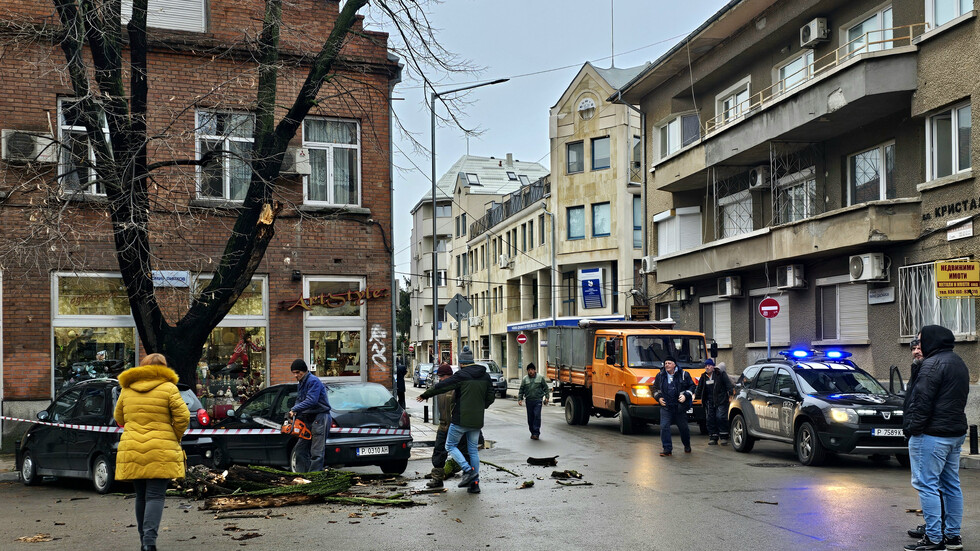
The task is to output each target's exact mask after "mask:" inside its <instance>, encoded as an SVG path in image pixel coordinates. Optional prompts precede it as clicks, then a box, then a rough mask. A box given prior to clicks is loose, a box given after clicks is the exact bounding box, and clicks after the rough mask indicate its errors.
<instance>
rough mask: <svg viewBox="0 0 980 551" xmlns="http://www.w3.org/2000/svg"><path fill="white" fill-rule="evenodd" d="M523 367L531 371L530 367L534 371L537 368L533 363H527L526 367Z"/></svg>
mask: <svg viewBox="0 0 980 551" xmlns="http://www.w3.org/2000/svg"><path fill="white" fill-rule="evenodd" d="M524 369H526V370H527V371H531V370H532V369H533V370H535V371H537V370H538V368H537V367H535V366H534V364H533V363H529V364H527V367H525V368H524Z"/></svg>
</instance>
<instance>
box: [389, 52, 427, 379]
mask: <svg viewBox="0 0 980 551" xmlns="http://www.w3.org/2000/svg"><path fill="white" fill-rule="evenodd" d="M389 60H391V61H395V62H398V56H395V55H392V54H389ZM402 67H404V65H402V64H401V63H398V73H397V74H396V75H395V76H394V77H393V78H392V79H391V80H389V81H388V203H389V206H390V211H391V212H390V213H389V218H388V220H389V222H390V224H391V226H390V228H389V232H388V235H391V236H392V242H391V245H392V250H391V350H392V363H391V366H390V367H389V369H390V370H391V392H392V394H395V392H396V388H397V381H395V377H396V376H397V374H396V372H397V371H398V370H397V366H398V350H397V346H398V325H397V323H398V321H397V312H398V303H399V302H400V298H401V287H399V286H398V285H397V283H398V279H397V277H396V276H395V250H394V246H395V241H394V234H393V233H392V232H391V229H394V227H395V177H394V174H395V157H394V155H393V154H392V151H394V149H395V146H394V143H395V141H394V132H392V131H391V129H392V128H394V126H395V124H394V123H395V110H394V109H392V105H391V103H392V101H393V97H392V95H393V94H394V92H395V85H396V84H398V83H399V82H401V81H402ZM433 214H435V213H433ZM405 365H406V366H407V365H408V363H407V362H406V364H405Z"/></svg>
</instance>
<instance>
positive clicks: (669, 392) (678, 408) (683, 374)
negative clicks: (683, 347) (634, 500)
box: [653, 358, 694, 457]
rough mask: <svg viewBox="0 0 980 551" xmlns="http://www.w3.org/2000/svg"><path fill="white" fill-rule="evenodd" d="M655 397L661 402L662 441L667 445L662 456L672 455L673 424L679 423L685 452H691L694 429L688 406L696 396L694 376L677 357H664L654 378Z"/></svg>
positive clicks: (678, 428) (661, 453) (678, 426)
mask: <svg viewBox="0 0 980 551" xmlns="http://www.w3.org/2000/svg"><path fill="white" fill-rule="evenodd" d="M653 389H654V390H653V397H654V399H655V400H657V401H658V402H660V443H661V444H662V445H663V447H664V449H663V451H662V452H660V457H670V456H671V454H672V453H673V451H674V444H673V442H671V438H670V425H671V423H677V430H679V431H680V433H681V442H682V443H683V444H684V453H691V431H690V429H688V426H687V410H688V407H689V406H690V405H691V400H692V399H693V398H694V379H691V374H690V373H688V372H687V371H684V370H683V369H677V362H675V361H674V359H673V358H667V359H665V360H664V368H663V369H662V370H660V373H657V378H656V379H654V380H653Z"/></svg>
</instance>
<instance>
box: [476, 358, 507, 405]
mask: <svg viewBox="0 0 980 551" xmlns="http://www.w3.org/2000/svg"><path fill="white" fill-rule="evenodd" d="M476 363H478V364H483V365H484V366H486V368H487V373H489V374H490V380H491V381H492V382H493V391H494V392H496V393H497V395H499V396H500V397H501V398H506V397H507V378H506V377H504V371H503V370H502V369H500V366H499V365H497V362H495V361H493V360H491V359H486V360H476Z"/></svg>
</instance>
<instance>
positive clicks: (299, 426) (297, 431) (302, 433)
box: [279, 417, 313, 440]
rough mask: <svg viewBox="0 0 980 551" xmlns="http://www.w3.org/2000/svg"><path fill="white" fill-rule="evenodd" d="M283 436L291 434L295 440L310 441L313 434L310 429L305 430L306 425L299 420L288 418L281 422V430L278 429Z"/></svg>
mask: <svg viewBox="0 0 980 551" xmlns="http://www.w3.org/2000/svg"><path fill="white" fill-rule="evenodd" d="M279 430H280V431H281V432H282V433H283V434H291V435H293V436H295V437H297V438H302V439H303V440H311V439H312V438H313V433H312V432H310V429H308V428H306V423H304V422H302V421H300V420H299V419H296V418H292V419H290V418H289V417H287V418H286V420H285V421H283V422H282V428H280V429H279Z"/></svg>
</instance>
